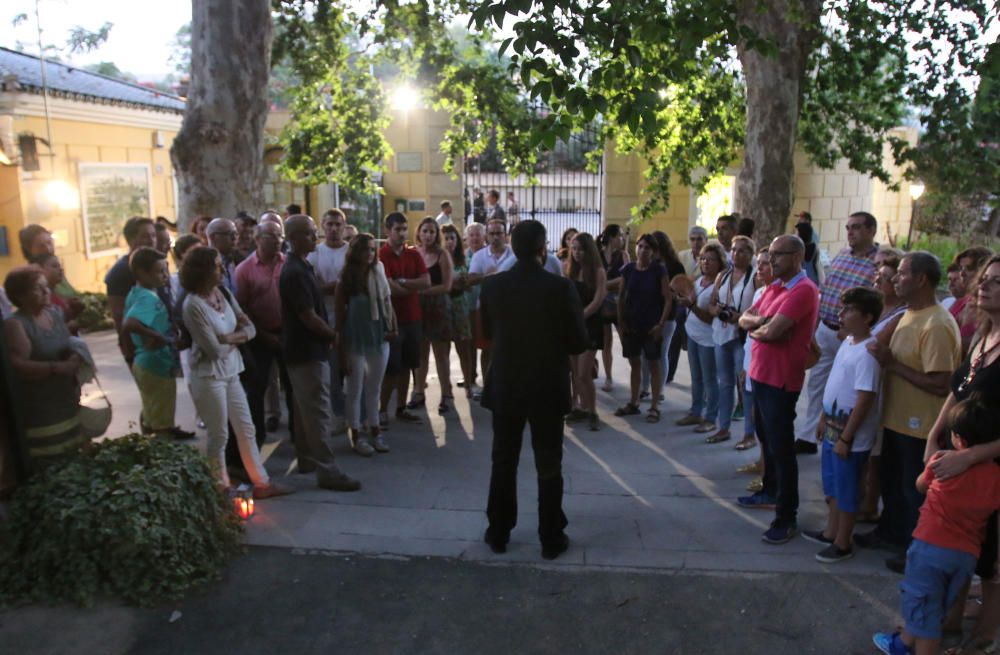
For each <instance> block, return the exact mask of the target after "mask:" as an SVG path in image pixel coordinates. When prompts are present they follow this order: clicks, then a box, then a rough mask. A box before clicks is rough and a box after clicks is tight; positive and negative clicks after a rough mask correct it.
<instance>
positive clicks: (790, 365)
mask: <svg viewBox="0 0 1000 655" xmlns="http://www.w3.org/2000/svg"><path fill="white" fill-rule="evenodd" d="M769 253H770V258H771V268H772V270H773V271H774V282H772V283H771V285H770V286H769V287H767V289H765V290H764V293H763V295H761V297H760V299H759V300H758V301H757V302H756V303H755V304H754V305H753V307H751V308H750V309H748V310H747V311H746V312H745V313H744V314H743V316H741V317H740V321H739V322H740V327H741V328H743V329H744V330H746V331H747V332H748V333H749V334H750V336H751V337H753V342H752V344H753V345H752V349H753V352H752V356H751V359H750V370H749V371H748V372H747V375H748V376H749V377H750V383H751V386H752V388H753V405H754V406H753V411H754V424H755V425H756V426H757V438H758V439H760V444H761V450H762V451H763V455H764V480H763V482H764V488H763V489H762V490H761V491H759V492H757V493H755V494H753V495H752V496H743V497H742V498H740V499H739V504H740V505H741V506H742V507H747V508H751V509H763V508H771V507H774V508H775V517H774V521H773V522H772V523H771V527H770V528H769V529H768V530H767V531H766V532H765V533H764V534H763V536H762V539H763V541H764V542H765V543H769V544H783V543H787V542H788V541H790V540H791V539H792V538H793V537H794V536H795V535H796V533H797V532H798V524H797V515H798V508H799V469H798V463H797V462H796V461H795V403H796V402H798V399H799V394H800V393H801V392H802V386H803V384H804V383H805V378H806V360H807V359H808V357H809V348H810V343H811V342H812V336H813V331H814V330H815V327H816V315H817V314H818V312H819V290H818V289H817V288H816V285H815V284H813V283H812V281H811V280H810V279H809V278H808V277H807V276H806V274H805V271H803V270H802V260H803V259H804V257H805V245H804V244H803V243H802V240H801V239H799V238H798V237H797V236H792V235H785V236H780V237H778V238H777V239H775V240H774V241H773V242H772V243H771V247H770V249H769Z"/></svg>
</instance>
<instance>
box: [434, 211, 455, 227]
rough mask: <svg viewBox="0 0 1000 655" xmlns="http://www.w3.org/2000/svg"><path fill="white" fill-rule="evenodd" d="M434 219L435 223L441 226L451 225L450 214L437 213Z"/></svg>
mask: <svg viewBox="0 0 1000 655" xmlns="http://www.w3.org/2000/svg"><path fill="white" fill-rule="evenodd" d="M434 220H435V221H437V224H438V225H441V226H444V225H452V221H451V214H445V213H444V212H441V213H440V214H438V215H437V218H435V219H434Z"/></svg>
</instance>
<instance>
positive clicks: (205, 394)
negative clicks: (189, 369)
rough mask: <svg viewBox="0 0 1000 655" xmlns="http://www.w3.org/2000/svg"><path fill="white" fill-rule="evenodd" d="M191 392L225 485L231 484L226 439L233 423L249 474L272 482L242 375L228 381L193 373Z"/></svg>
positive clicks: (208, 449) (209, 450) (255, 479)
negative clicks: (266, 467)
mask: <svg viewBox="0 0 1000 655" xmlns="http://www.w3.org/2000/svg"><path fill="white" fill-rule="evenodd" d="M190 381H191V391H192V393H193V394H194V405H195V407H196V408H197V409H198V414H199V415H200V416H201V420H203V421H205V429H206V430H207V431H208V445H207V447H206V454H207V455H208V461H209V462H210V463H211V464H212V467H213V468H215V469H217V470H218V473H219V477H220V478H221V479H222V484H223V485H225V486H227V487H228V486H229V473H228V472H227V471H226V440H227V439H228V437H229V428H228V426H229V425H230V424H232V426H233V432H235V433H236V440H237V441H236V445H237V446H239V449H240V459H242V460H243V467H244V468H245V469H246V470H247V473H248V474H249V475H250V480H251V481H252V482H253V483H254V485H265V484H267V483H268V482H270V479H269V478H268V475H267V471H266V470H264V464H263V462H262V461H261V459H260V450H258V449H257V433H256V431H255V430H254V427H253V419H252V418H250V405H249V404H248V403H247V396H246V393H245V392H244V391H243V385H242V384H240V379H239V376H233V377H231V378H229V379H226V380H217V379H215V378H203V377H198V376H197V375H196V376H192V377H191V379H190Z"/></svg>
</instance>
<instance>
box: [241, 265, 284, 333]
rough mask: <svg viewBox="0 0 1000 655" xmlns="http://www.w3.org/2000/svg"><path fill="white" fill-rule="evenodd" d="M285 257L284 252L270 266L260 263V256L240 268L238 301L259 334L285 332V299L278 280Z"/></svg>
mask: <svg viewBox="0 0 1000 655" xmlns="http://www.w3.org/2000/svg"><path fill="white" fill-rule="evenodd" d="M284 263H285V256H284V255H282V254H281V253H280V252H279V253H278V255H277V256H276V257H275V259H274V261H272V262H271V263H270V264H263V263H261V262H260V261H258V260H257V253H256V251H255V252H252V253H250V256H249V257H247V258H246V259H244V260H243V261H242V262H240V265H239V266H237V267H236V301H237V302H238V303H240V307H242V308H243V311H245V312H246V313H247V316H249V317H250V320H252V321H253V322H254V325H255V326H256V327H257V329H259V330H267V331H268V332H279V331H281V295H280V294H279V293H278V280H279V278H280V277H281V267H282V266H283V265H284Z"/></svg>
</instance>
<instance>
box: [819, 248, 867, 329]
mask: <svg viewBox="0 0 1000 655" xmlns="http://www.w3.org/2000/svg"><path fill="white" fill-rule="evenodd" d="M876 253H878V244H872V247H871V248H870V249H869V250H868V252H866V253H864V254H863V255H862V256H860V257H858V256H856V255H854V254H852V253H851V249H850V248H844V249H843V250H841V251H840V252H839V253H838V254H837V256H836V257H834V258H833V262H831V263H830V266H829V268H827V269H826V279H825V280H824V281H823V287H822V289H821V290H820V295H819V320H821V321H822V322H824V323H827V324H828V325H836V326H839V325H840V294H842V293H843V292H845V291H847V290H848V289H851V288H853V287H870V286H874V284H875V273H876V269H875V255H876Z"/></svg>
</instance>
